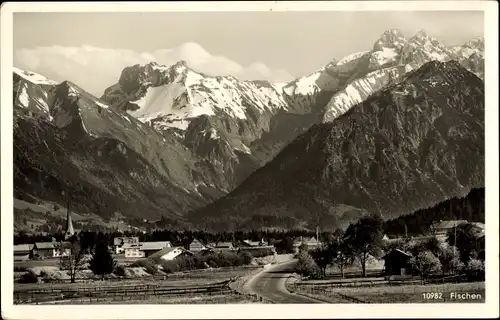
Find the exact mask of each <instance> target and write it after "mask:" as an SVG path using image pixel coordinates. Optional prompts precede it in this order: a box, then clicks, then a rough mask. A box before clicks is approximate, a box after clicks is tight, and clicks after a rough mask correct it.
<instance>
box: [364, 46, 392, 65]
mask: <svg viewBox="0 0 500 320" xmlns="http://www.w3.org/2000/svg"><path fill="white" fill-rule="evenodd" d="M397 55H398V53H397V52H396V50H395V49H393V48H382V50H380V51H375V52H373V53H372V55H371V57H370V64H372V65H373V66H383V65H385V64H387V63H389V62H393V61H394V60H395V59H396V57H397Z"/></svg>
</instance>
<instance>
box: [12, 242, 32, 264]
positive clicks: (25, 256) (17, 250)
mask: <svg viewBox="0 0 500 320" xmlns="http://www.w3.org/2000/svg"><path fill="white" fill-rule="evenodd" d="M32 255H33V245H32V244H16V245H14V261H24V260H29V259H30V258H31V256H32Z"/></svg>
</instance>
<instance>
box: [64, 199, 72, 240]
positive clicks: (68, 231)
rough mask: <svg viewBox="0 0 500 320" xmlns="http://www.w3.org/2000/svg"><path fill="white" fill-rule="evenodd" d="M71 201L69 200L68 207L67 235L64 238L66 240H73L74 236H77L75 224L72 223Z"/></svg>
mask: <svg viewBox="0 0 500 320" xmlns="http://www.w3.org/2000/svg"><path fill="white" fill-rule="evenodd" d="M70 205H71V201H70V200H68V207H67V210H68V216H67V217H66V233H65V235H64V237H65V238H66V239H68V238H71V237H72V236H73V235H74V234H75V229H73V222H72V221H71V210H70V209H71V207H70Z"/></svg>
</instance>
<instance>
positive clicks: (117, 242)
mask: <svg viewBox="0 0 500 320" xmlns="http://www.w3.org/2000/svg"><path fill="white" fill-rule="evenodd" d="M125 244H139V237H116V238H114V239H113V247H114V251H115V252H116V254H120V253H124V252H125V249H124V247H123V246H124V245H125Z"/></svg>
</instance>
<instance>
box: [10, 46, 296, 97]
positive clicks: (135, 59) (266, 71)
mask: <svg viewBox="0 0 500 320" xmlns="http://www.w3.org/2000/svg"><path fill="white" fill-rule="evenodd" d="M179 60H185V61H186V62H187V64H188V65H189V66H190V67H191V68H192V69H194V70H197V71H200V72H203V73H206V74H208V75H213V76H225V75H233V76H235V77H237V78H239V79H244V80H268V81H271V82H288V81H291V80H292V79H293V77H292V76H291V75H290V74H289V73H288V72H286V71H285V70H275V69H270V68H269V67H267V66H266V65H265V64H264V63H262V62H256V63H253V64H251V65H250V66H247V67H243V66H241V65H240V64H238V63H237V62H234V61H232V60H230V59H228V58H226V57H224V56H216V55H211V54H210V53H209V52H207V51H206V50H205V49H204V48H202V47H201V46H200V45H199V44H197V43H193V42H188V43H184V44H182V45H180V46H178V47H176V48H172V49H161V50H156V51H153V52H136V51H133V50H128V49H109V48H98V47H93V46H88V45H83V46H80V47H64V46H49V47H35V48H24V49H18V50H16V51H15V53H14V65H15V66H16V67H18V68H22V69H27V70H31V71H34V72H37V73H40V74H42V75H44V76H46V77H47V78H49V79H53V80H55V81H64V80H70V81H72V82H74V83H76V84H78V85H79V86H81V87H82V88H84V89H85V90H87V91H89V92H91V93H93V94H95V95H97V96H100V95H101V94H102V93H103V92H104V90H105V89H106V88H107V87H109V86H111V85H113V84H115V83H116V82H117V81H118V78H119V77H120V74H121V72H122V70H123V68H125V67H127V66H131V65H134V64H145V63H149V62H151V61H155V62H157V63H159V64H164V65H171V64H174V63H176V62H177V61H179Z"/></svg>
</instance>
